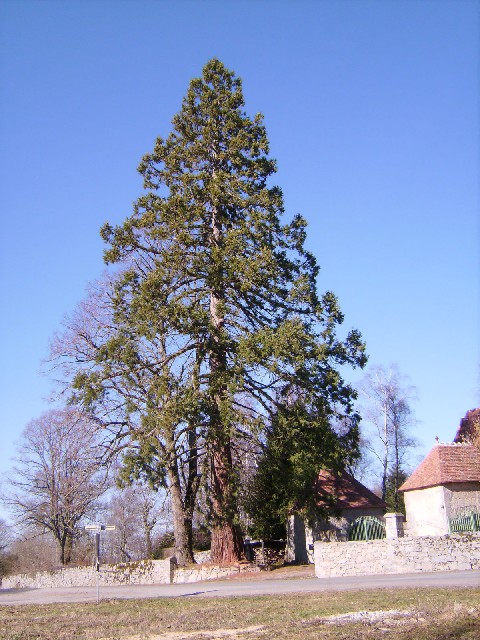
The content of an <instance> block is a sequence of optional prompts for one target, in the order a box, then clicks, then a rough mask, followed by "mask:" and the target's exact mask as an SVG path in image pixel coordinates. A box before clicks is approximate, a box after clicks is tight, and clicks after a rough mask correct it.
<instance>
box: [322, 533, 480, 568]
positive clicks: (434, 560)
mask: <svg viewBox="0 0 480 640" xmlns="http://www.w3.org/2000/svg"><path fill="white" fill-rule="evenodd" d="M314 549H315V551H314V553H315V575H316V576H317V578H330V577H334V576H335V577H336V576H361V575H374V574H388V573H420V572H429V571H462V570H468V569H477V570H478V569H480V533H464V534H455V535H446V536H441V537H439V536H429V537H419V538H416V537H412V538H397V539H393V540H386V539H384V540H371V541H368V542H315V546H314Z"/></svg>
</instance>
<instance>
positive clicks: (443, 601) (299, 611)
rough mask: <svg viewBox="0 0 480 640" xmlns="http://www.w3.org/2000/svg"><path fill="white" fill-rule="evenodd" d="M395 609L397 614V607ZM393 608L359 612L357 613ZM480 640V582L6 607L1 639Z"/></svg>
mask: <svg viewBox="0 0 480 640" xmlns="http://www.w3.org/2000/svg"><path fill="white" fill-rule="evenodd" d="M392 610H393V613H392ZM380 611H390V612H391V613H389V614H384V615H381V614H376V615H374V616H368V615H367V614H363V615H361V616H357V618H358V619H351V618H349V617H344V618H340V619H333V620H332V619H331V618H330V619H328V617H329V616H342V615H343V614H346V613H349V612H380ZM216 638H227V639H231V640H233V639H238V640H240V639H242V640H259V639H261V640H266V639H270V638H275V640H294V639H296V640H298V639H301V640H314V639H315V640H318V638H321V639H322V640H347V639H348V640H351V638H355V639H358V640H371V639H379V638H386V639H388V640H407V639H408V640H411V639H414V640H453V639H461V640H478V638H480V589H397V590H390V589H388V590H375V591H360V592H356V593H352V592H336V593H312V594H298V595H282V596H263V597H253V596H252V597H250V598H203V599H202V598H193V599H188V598H171V599H166V598H162V599H158V600H129V601H121V600H112V601H102V602H101V603H100V604H99V605H96V604H56V605H35V606H33V605H28V606H27V605H23V606H3V607H0V640H7V639H8V640H73V639H79V640H80V639H85V640H87V639H88V640H93V639H95V640H100V639H102V640H103V639H104V640H147V639H148V640H154V639H155V640H183V639H185V640H200V639H201V640H214V639H216Z"/></svg>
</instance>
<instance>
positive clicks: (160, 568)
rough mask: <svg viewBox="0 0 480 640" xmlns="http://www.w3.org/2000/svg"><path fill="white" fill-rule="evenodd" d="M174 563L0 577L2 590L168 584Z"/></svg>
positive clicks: (162, 562) (84, 568)
mask: <svg viewBox="0 0 480 640" xmlns="http://www.w3.org/2000/svg"><path fill="white" fill-rule="evenodd" d="M174 567H175V564H174V562H172V559H171V558H167V560H142V561H141V562H130V563H125V564H115V565H108V564H105V565H102V567H101V570H100V571H99V572H98V576H97V572H96V571H95V570H94V569H93V567H74V568H71V569H59V570H57V571H41V572H39V573H34V574H31V575H29V574H20V575H14V576H8V577H6V578H3V581H2V584H1V586H2V589H22V588H25V587H29V588H33V589H45V588H46V589H49V588H56V587H89V586H92V587H93V586H95V585H96V584H97V577H98V580H99V584H100V585H114V584H170V583H171V582H172V574H173V572H174Z"/></svg>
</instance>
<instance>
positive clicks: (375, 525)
mask: <svg viewBox="0 0 480 640" xmlns="http://www.w3.org/2000/svg"><path fill="white" fill-rule="evenodd" d="M381 538H385V525H384V524H383V522H381V521H380V520H379V519H378V518H375V517H374V516H361V517H360V518H357V519H356V520H354V521H353V522H352V524H351V525H350V527H349V529H348V539H349V540H380V539H381Z"/></svg>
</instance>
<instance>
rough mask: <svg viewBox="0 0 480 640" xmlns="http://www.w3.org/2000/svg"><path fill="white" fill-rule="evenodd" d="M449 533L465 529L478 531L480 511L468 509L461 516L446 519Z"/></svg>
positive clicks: (479, 528)
mask: <svg viewBox="0 0 480 640" xmlns="http://www.w3.org/2000/svg"><path fill="white" fill-rule="evenodd" d="M448 524H449V527H450V533H464V532H465V531H480V513H475V511H470V513H465V514H464V515H463V516H458V517H457V518H450V519H449V521H448Z"/></svg>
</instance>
